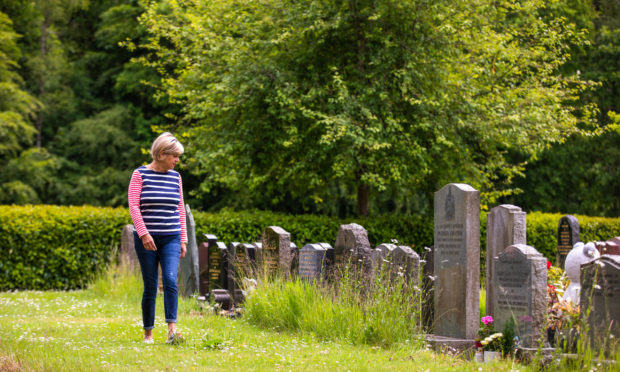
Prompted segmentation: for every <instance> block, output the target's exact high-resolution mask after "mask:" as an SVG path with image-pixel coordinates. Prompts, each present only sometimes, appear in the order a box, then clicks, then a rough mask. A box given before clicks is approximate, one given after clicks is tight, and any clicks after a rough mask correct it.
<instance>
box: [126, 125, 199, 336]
mask: <svg viewBox="0 0 620 372" xmlns="http://www.w3.org/2000/svg"><path fill="white" fill-rule="evenodd" d="M181 154H183V145H181V144H180V143H179V141H177V139H176V138H174V136H173V135H172V134H170V133H168V132H166V133H163V134H161V135H160V136H159V137H157V139H156V140H155V141H154V142H153V145H152V146H151V156H152V158H153V161H152V162H151V163H150V164H148V165H143V166H141V167H139V168H138V169H136V170H134V171H133V175H132V176H131V182H130V183H129V213H130V214H131V219H132V220H133V225H134V228H135V230H134V241H135V248H136V254H137V255H138V261H140V268H141V269H142V280H143V282H144V292H143V293H142V322H143V325H144V342H145V343H148V344H152V343H153V328H154V327H155V299H156V298H157V284H158V270H157V265H158V264H160V265H161V272H162V281H163V285H164V311H165V314H166V322H167V323H168V341H167V342H168V343H177V342H179V341H182V336H181V335H180V333H178V332H176V322H177V305H178V292H177V272H178V267H179V259H180V258H181V257H184V256H185V252H186V246H187V230H186V227H185V206H184V204H183V187H182V182H181V175H180V174H179V173H178V172H176V171H174V170H173V168H174V166H175V165H177V163H178V162H179V156H181Z"/></svg>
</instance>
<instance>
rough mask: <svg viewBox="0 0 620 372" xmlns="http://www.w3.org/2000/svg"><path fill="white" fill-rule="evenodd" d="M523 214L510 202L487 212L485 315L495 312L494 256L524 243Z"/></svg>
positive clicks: (524, 225)
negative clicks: (512, 246)
mask: <svg viewBox="0 0 620 372" xmlns="http://www.w3.org/2000/svg"><path fill="white" fill-rule="evenodd" d="M525 214H526V213H525V212H523V211H522V210H521V208H519V207H517V206H514V205H510V204H502V205H499V206H497V207H495V208H493V209H491V210H490V211H489V213H488V214H487V253H486V254H487V257H486V291H487V297H486V315H491V316H492V315H494V314H495V312H494V310H493V304H494V303H495V292H494V290H495V288H494V283H495V278H494V277H493V273H494V272H495V271H494V269H493V265H494V263H495V261H494V258H495V257H497V256H498V255H499V254H500V253H502V252H503V251H504V250H505V249H506V248H507V247H510V246H511V245H514V244H525V242H526V238H525V237H526V231H525V230H526V223H525Z"/></svg>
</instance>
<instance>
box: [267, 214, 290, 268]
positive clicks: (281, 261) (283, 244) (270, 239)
mask: <svg viewBox="0 0 620 372" xmlns="http://www.w3.org/2000/svg"><path fill="white" fill-rule="evenodd" d="M262 243H263V265H264V268H265V273H266V274H267V275H268V276H270V275H274V274H276V273H279V274H284V275H286V273H289V272H290V267H291V234H290V233H288V232H286V231H285V230H284V229H283V228H281V227H279V226H269V227H267V228H266V229H265V230H263V237H262Z"/></svg>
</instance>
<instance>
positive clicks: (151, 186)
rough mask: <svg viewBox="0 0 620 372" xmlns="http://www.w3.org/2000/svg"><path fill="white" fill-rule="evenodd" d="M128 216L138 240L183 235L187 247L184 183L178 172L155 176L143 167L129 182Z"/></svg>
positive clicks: (170, 171) (155, 174)
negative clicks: (147, 235) (145, 236)
mask: <svg viewBox="0 0 620 372" xmlns="http://www.w3.org/2000/svg"><path fill="white" fill-rule="evenodd" d="M129 214H131V219H132V220H133V225H134V227H135V229H136V232H137V233H138V236H139V237H142V236H144V235H146V234H147V233H148V234H151V235H176V234H180V235H181V242H183V243H187V229H186V227H185V205H184V204H183V183H182V181H181V175H180V174H179V172H177V171H174V170H169V171H167V172H156V171H154V170H150V169H148V168H147V167H146V166H144V165H143V166H141V167H139V168H138V169H136V170H134V171H133V174H132V175H131V181H130V182H129Z"/></svg>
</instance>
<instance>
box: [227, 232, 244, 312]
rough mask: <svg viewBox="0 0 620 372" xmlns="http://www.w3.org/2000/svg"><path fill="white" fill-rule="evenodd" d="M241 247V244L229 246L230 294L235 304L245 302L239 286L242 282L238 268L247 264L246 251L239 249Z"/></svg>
mask: <svg viewBox="0 0 620 372" xmlns="http://www.w3.org/2000/svg"><path fill="white" fill-rule="evenodd" d="M240 245H241V243H239V242H231V243H230V244H228V292H229V293H230V295H231V297H232V298H233V302H235V303H240V302H243V296H242V294H241V293H240V292H241V289H240V288H239V285H238V284H239V283H240V282H241V278H240V277H239V272H238V268H239V267H243V265H244V264H245V251H244V250H243V249H238V247H239V246H240Z"/></svg>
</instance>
